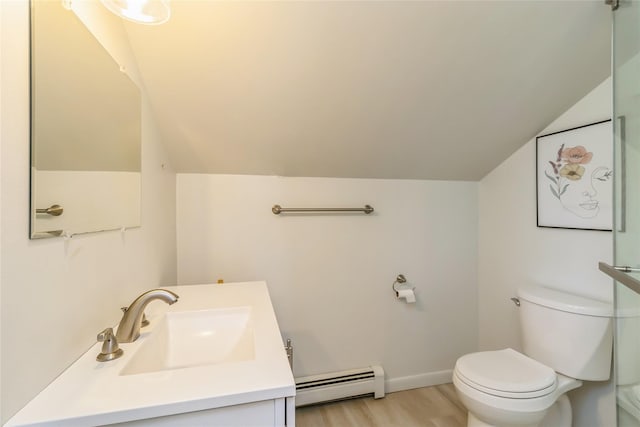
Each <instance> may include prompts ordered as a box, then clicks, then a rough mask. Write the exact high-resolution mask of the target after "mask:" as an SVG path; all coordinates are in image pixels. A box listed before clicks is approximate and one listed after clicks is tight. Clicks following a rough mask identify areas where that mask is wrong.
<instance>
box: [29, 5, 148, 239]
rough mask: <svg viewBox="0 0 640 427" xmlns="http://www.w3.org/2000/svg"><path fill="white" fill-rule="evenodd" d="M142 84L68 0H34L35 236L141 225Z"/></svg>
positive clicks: (33, 229)
mask: <svg viewBox="0 0 640 427" xmlns="http://www.w3.org/2000/svg"><path fill="white" fill-rule="evenodd" d="M140 129H141V101H140V91H139V90H138V87H137V86H136V85H135V84H134V82H133V81H131V79H130V78H129V76H127V74H126V73H125V72H124V71H123V70H121V68H120V66H119V65H118V64H117V63H116V62H115V61H114V59H113V58H112V57H111V55H110V54H109V53H108V52H107V51H106V50H105V49H104V47H103V46H102V45H101V44H100V42H99V41H98V40H97V39H96V38H95V37H94V36H93V34H92V33H91V32H90V31H89V29H88V28H87V27H86V26H85V25H84V24H83V23H82V21H81V20H80V19H79V18H78V17H77V16H76V14H75V13H74V12H73V11H71V10H68V9H66V8H64V7H63V3H62V1H60V0H31V208H30V209H31V212H30V215H31V227H30V228H31V230H30V236H31V238H32V239H35V238H43V237H55V236H60V235H68V234H71V235H73V234H78V233H88V232H94V231H104V230H113V229H119V228H122V227H134V226H139V225H140V158H141V154H140V152H141V149H140V145H141V143H140V138H141V130H140Z"/></svg>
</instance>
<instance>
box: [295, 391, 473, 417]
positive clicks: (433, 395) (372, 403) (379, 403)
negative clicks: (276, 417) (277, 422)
mask: <svg viewBox="0 0 640 427" xmlns="http://www.w3.org/2000/svg"><path fill="white" fill-rule="evenodd" d="M466 425H467V411H466V409H465V408H464V406H463V405H462V403H460V400H458V396H457V395H456V391H455V389H454V388H453V384H443V385H438V386H433V387H425V388H417V389H414V390H406V391H398V392H395V393H389V394H387V395H386V396H385V397H384V398H383V399H377V400H376V399H374V398H373V397H366V398H361V399H353V400H345V401H342V402H335V403H326V404H322V405H314V406H307V407H302V408H297V409H296V427H418V426H419V427H465V426H466Z"/></svg>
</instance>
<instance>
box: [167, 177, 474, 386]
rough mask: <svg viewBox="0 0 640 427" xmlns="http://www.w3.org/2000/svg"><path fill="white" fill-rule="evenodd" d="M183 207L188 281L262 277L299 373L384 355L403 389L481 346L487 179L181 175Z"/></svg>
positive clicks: (180, 222) (181, 247)
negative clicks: (301, 211)
mask: <svg viewBox="0 0 640 427" xmlns="http://www.w3.org/2000/svg"><path fill="white" fill-rule="evenodd" d="M274 204H280V205H282V206H284V207H287V206H289V207H314V206H315V207H322V206H329V207H331V206H356V207H358V206H364V205H365V204H371V205H372V206H373V207H374V208H375V213H374V214H372V215H364V214H353V215H344V214H342V215H317V214H316V215H291V214H289V215H278V216H276V215H274V214H273V213H272V212H271V207H272V206H273V205H274ZM177 218H178V219H177V242H178V282H179V283H182V284H188V283H202V282H214V281H215V280H217V279H224V280H225V281H226V282H232V281H242V280H254V279H265V280H266V281H267V283H268V285H269V289H270V292H271V297H272V300H273V303H274V306H275V312H276V314H277V316H278V321H279V323H280V326H281V330H282V333H283V336H284V337H288V338H291V339H292V340H293V344H294V347H295V367H294V373H295V375H296V376H303V375H310V374H316V373H322V372H332V371H336V370H342V369H349V368H357V367H361V366H367V365H369V364H382V365H383V366H384V368H385V371H386V374H387V380H388V383H387V385H388V387H387V391H392V390H397V389H402V388H410V387H415V386H421V385H426V384H432V383H441V382H448V381H450V371H449V370H450V369H452V368H453V365H454V363H455V360H456V358H457V357H458V356H460V355H462V354H464V353H467V352H469V351H473V350H475V349H476V345H477V335H476V331H477V328H476V322H477V309H476V301H477V294H476V293H477V284H476V260H477V183H470V182H444V181H409V180H405V181H402V180H366V179H331V178H281V177H267V176H231V175H194V174H178V178H177ZM400 273H402V274H404V275H405V276H406V277H407V279H408V280H409V282H410V284H411V285H413V286H415V287H416V288H417V289H416V294H417V298H418V302H417V304H415V305H407V304H405V303H403V302H400V301H398V300H396V298H395V295H394V294H393V292H392V289H391V284H392V282H393V281H394V280H395V277H396V276H397V275H398V274H400Z"/></svg>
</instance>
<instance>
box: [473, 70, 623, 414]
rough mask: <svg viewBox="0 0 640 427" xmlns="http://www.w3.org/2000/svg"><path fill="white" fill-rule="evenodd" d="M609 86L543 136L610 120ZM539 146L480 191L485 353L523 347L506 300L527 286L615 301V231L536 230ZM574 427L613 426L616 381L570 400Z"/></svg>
mask: <svg viewBox="0 0 640 427" xmlns="http://www.w3.org/2000/svg"><path fill="white" fill-rule="evenodd" d="M611 90H612V88H611V80H610V79H609V80H606V81H605V82H604V83H602V84H601V85H600V86H598V87H597V88H596V89H594V90H593V91H592V92H591V93H590V94H588V95H587V96H586V97H585V98H584V99H582V100H581V101H580V102H578V103H577V104H576V105H575V106H573V107H572V108H571V109H570V110H568V111H567V112H566V113H565V114H563V115H562V116H561V117H559V118H558V119H557V120H555V121H554V122H553V123H552V124H551V125H549V126H548V127H547V128H546V129H545V130H543V131H542V132H540V134H541V135H542V134H547V133H551V132H555V131H559V130H563V129H568V128H572V127H576V126H580V125H584V124H588V123H592V122H595V121H599V120H603V119H607V118H610V117H611V114H612V113H611ZM535 150H536V145H535V139H533V140H531V141H529V142H528V143H527V144H526V145H525V146H524V147H522V148H521V149H520V150H518V151H517V152H516V153H515V154H513V155H512V156H511V157H510V158H509V159H507V160H506V161H505V162H504V163H502V164H501V165H500V166H499V167H497V168H496V169H495V170H493V171H492V172H491V173H490V174H488V175H487V176H486V177H485V178H484V179H483V180H482V181H481V182H480V187H479V200H480V202H479V224H480V225H479V250H478V255H479V267H478V286H479V288H478V292H479V298H478V301H479V306H478V311H479V343H480V348H481V349H498V348H503V347H513V348H516V349H518V348H519V347H520V342H519V331H518V327H519V326H518V325H519V324H518V317H517V308H516V307H515V306H514V305H513V303H512V302H511V301H510V300H509V298H510V297H513V296H515V294H516V289H517V288H518V287H519V286H521V285H526V284H541V285H548V286H552V287H556V288H560V289H566V290H568V291H571V292H575V293H580V294H584V295H589V296H592V297H595V298H598V299H603V300H608V301H611V300H612V299H613V288H612V281H611V280H610V279H609V278H608V277H607V276H605V275H604V274H603V273H601V272H599V271H598V261H606V262H609V263H610V262H611V261H612V258H613V240H612V239H613V238H612V234H611V233H610V232H604V231H585V230H564V229H550V228H537V227H536V193H535V191H536V183H535V179H536V174H535V161H536V157H535ZM571 398H572V401H573V404H574V416H575V422H574V425H577V426H595V425H599V426H609V425H615V397H614V395H613V384H612V383H611V382H605V383H595V384H589V385H585V386H583V387H582V388H581V389H579V390H578V391H576V392H574V393H572V395H571Z"/></svg>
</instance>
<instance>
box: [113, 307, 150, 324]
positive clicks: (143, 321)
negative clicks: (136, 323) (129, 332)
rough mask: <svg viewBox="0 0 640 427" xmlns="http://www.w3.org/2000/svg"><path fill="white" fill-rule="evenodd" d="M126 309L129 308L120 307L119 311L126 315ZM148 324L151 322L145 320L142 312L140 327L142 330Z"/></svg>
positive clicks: (145, 316)
mask: <svg viewBox="0 0 640 427" xmlns="http://www.w3.org/2000/svg"><path fill="white" fill-rule="evenodd" d="M128 309H129V307H120V310H122V312H123V313H126V312H127V310H128ZM150 323H151V322H149V321H148V320H147V315H146V314H145V313H144V312H142V322H140V327H141V328H144V327H145V326H149V324H150Z"/></svg>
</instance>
